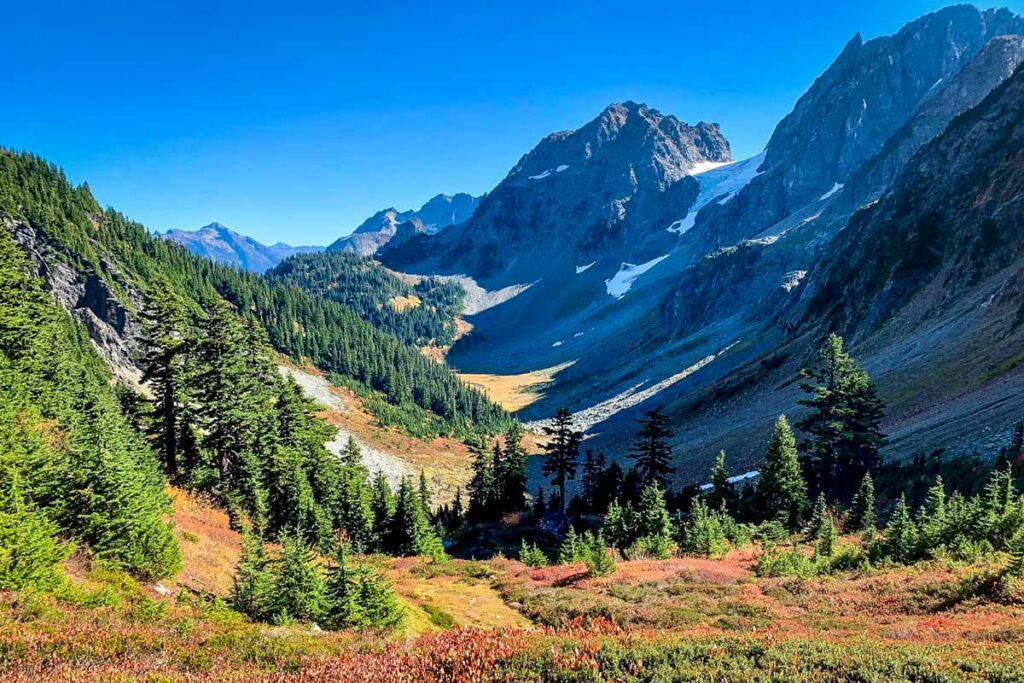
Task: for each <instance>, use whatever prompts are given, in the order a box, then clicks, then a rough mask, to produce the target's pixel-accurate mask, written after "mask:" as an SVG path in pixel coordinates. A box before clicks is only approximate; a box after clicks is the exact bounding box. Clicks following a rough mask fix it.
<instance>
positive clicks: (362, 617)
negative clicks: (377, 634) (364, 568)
mask: <svg viewBox="0 0 1024 683" xmlns="http://www.w3.org/2000/svg"><path fill="white" fill-rule="evenodd" d="M350 554H351V546H349V545H348V543H345V542H341V543H338V544H337V546H336V548H335V551H334V558H333V563H332V564H331V565H330V566H329V567H328V569H327V579H326V581H325V594H324V601H325V605H326V609H325V613H326V618H325V619H324V626H326V627H327V628H329V629H333V630H340V629H345V628H361V627H363V626H367V625H369V624H370V620H369V619H368V617H367V615H366V611H365V610H364V609H363V605H362V600H361V594H360V593H361V584H362V580H363V577H362V572H361V571H360V570H359V569H357V568H355V567H353V566H351V564H350V562H349V556H350Z"/></svg>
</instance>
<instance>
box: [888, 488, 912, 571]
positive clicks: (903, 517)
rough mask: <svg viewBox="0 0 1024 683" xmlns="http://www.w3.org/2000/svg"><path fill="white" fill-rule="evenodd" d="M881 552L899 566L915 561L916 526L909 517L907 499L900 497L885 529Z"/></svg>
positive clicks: (903, 496)
mask: <svg viewBox="0 0 1024 683" xmlns="http://www.w3.org/2000/svg"><path fill="white" fill-rule="evenodd" d="M883 550H884V552H885V554H886V556H887V557H889V558H891V559H892V560H893V561H894V562H898V563H899V564H909V563H911V562H913V561H914V560H915V559H917V526H916V525H915V524H914V520H913V519H912V518H911V516H910V510H909V508H908V507H907V497H906V496H905V495H901V496H900V499H899V501H898V502H897V503H896V509H895V510H893V513H892V517H891V518H890V519H889V525H888V526H887V527H886V528H885V541H884V544H883Z"/></svg>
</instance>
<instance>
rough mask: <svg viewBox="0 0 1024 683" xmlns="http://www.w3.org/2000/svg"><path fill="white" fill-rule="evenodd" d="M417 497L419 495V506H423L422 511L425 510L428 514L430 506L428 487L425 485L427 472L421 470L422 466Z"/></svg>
mask: <svg viewBox="0 0 1024 683" xmlns="http://www.w3.org/2000/svg"><path fill="white" fill-rule="evenodd" d="M419 497H420V507H421V508H423V511H424V512H426V513H427V514H428V515H429V514H430V507H431V506H430V487H429V486H428V485H427V473H426V472H425V471H424V470H423V468H420V488H419Z"/></svg>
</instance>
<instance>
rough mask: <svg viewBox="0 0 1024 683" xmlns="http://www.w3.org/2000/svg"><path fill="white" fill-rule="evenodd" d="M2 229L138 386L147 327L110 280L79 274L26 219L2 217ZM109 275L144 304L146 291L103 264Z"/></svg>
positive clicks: (116, 366) (136, 302) (114, 366)
mask: <svg viewBox="0 0 1024 683" xmlns="http://www.w3.org/2000/svg"><path fill="white" fill-rule="evenodd" d="M3 220H4V223H3V226H2V227H3V228H5V229H7V230H9V231H10V233H11V235H12V236H13V237H14V241H15V242H16V243H17V244H18V246H19V247H20V248H21V249H22V250H24V251H25V253H26V254H27V255H28V256H29V258H30V259H31V260H32V263H33V264H34V265H35V267H36V272H37V274H38V275H39V277H40V278H42V279H43V281H44V282H46V285H47V287H48V288H49V289H50V291H51V293H52V294H53V296H54V298H55V299H56V300H57V301H58V303H60V304H61V305H62V306H63V307H64V308H65V309H66V310H67V311H68V312H69V313H70V314H71V317H72V318H74V319H75V320H76V321H78V322H79V323H81V324H82V325H83V326H84V327H85V329H86V331H87V332H88V333H89V338H90V339H91V340H92V342H93V344H94V345H95V346H96V349H97V350H98V351H99V353H100V356H102V357H103V359H104V360H105V361H106V362H107V364H108V365H109V366H110V368H111V370H113V371H114V373H115V374H116V375H117V376H118V377H120V378H121V379H123V380H125V381H127V382H129V383H130V384H132V385H136V386H137V385H138V384H139V382H140V380H141V378H142V372H141V370H140V369H139V361H140V359H141V357H142V348H141V343H142V342H141V340H142V328H141V326H140V325H139V322H138V320H137V319H136V317H135V316H133V315H129V312H128V310H127V309H126V308H125V305H124V303H122V302H121V301H120V300H119V299H118V296H117V294H115V292H114V291H113V290H112V289H111V288H110V286H109V285H108V283H107V280H106V279H104V278H103V277H100V276H98V275H97V274H96V273H92V272H89V273H80V272H78V271H77V270H75V269H74V268H72V267H71V266H69V265H68V264H67V263H66V262H65V261H64V259H63V258H61V256H60V254H59V253H58V251H57V249H56V248H55V247H54V246H53V245H52V244H51V243H50V242H49V241H48V240H47V239H46V237H45V235H43V234H42V233H41V232H39V231H38V230H36V229H34V228H33V227H32V226H31V225H28V224H27V223H20V222H18V223H15V222H11V221H10V220H9V219H3ZM102 265H103V268H104V272H105V274H106V275H107V277H111V278H113V279H114V280H115V281H117V282H118V284H119V285H120V286H121V287H122V290H123V291H125V292H126V293H127V295H128V297H129V299H130V301H131V305H133V306H135V307H138V306H139V305H140V304H141V301H142V297H141V295H140V294H139V293H138V292H136V291H134V289H133V288H131V287H130V285H129V283H127V282H125V281H124V280H123V279H120V278H118V272H117V269H116V268H115V267H114V266H113V264H111V263H109V262H103V264H102Z"/></svg>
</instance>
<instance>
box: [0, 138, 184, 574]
mask: <svg viewBox="0 0 1024 683" xmlns="http://www.w3.org/2000/svg"><path fill="white" fill-rule="evenodd" d="M6 158H7V157H6V155H4V154H0V168H3V166H4V163H5V162H4V160H5V159H6ZM2 187H4V186H3V185H2V184H0V188H2ZM4 192H5V190H2V189H0V198H2V197H3V196H4ZM8 196H9V195H8ZM2 201H3V200H2V199H0V202H2ZM30 272H31V271H30V268H29V265H28V263H27V262H26V260H25V258H24V257H23V256H22V254H21V252H20V251H18V250H17V248H16V247H15V245H14V243H13V242H12V240H11V239H10V237H9V235H7V234H6V233H2V234H0V490H3V491H5V492H7V494H9V500H8V501H7V503H6V504H10V505H12V506H13V509H11V508H7V509H5V510H3V511H2V512H4V513H7V514H14V515H15V517H14V518H7V519H8V521H9V522H11V523H14V521H13V520H16V519H18V518H19V517H18V516H19V515H26V516H25V518H24V520H25V522H24V523H25V529H24V530H22V529H15V528H12V529H11V535H9V536H8V538H7V539H6V542H8V543H21V542H24V543H26V546H25V548H23V549H22V550H20V551H19V550H17V549H16V548H13V546H12V547H11V548H8V549H7V550H9V551H12V552H21V553H28V554H29V555H35V556H39V557H46V556H50V557H52V555H51V554H50V551H49V550H45V548H46V546H47V543H46V542H45V541H44V537H45V535H46V534H47V533H48V532H46V529H47V528H48V524H50V523H52V524H54V525H56V528H59V529H60V531H61V535H62V536H65V537H73V538H75V539H76V540H77V541H79V542H80V544H81V545H83V546H85V547H86V548H87V549H88V550H89V552H90V553H91V554H92V555H93V556H94V557H97V558H100V559H103V560H105V561H107V562H108V563H110V564H112V565H114V566H116V567H119V568H122V569H125V570H127V571H129V572H132V573H134V574H136V575H138V576H140V577H143V578H156V577H162V576H167V575H170V574H173V573H174V572H175V571H177V569H178V568H179V567H180V564H181V554H180V550H179V548H178V545H177V541H176V540H175V538H174V535H173V533H172V531H171V528H170V526H169V525H168V524H167V523H166V522H165V521H164V515H165V514H166V513H167V512H168V510H169V502H168V500H167V497H166V495H165V493H164V482H163V480H162V478H161V476H160V474H159V469H158V465H157V459H156V456H155V454H154V453H153V451H152V450H151V449H150V448H149V446H148V445H147V444H146V442H145V441H144V439H142V437H141V436H140V435H139V434H138V433H137V432H136V430H135V427H134V424H133V423H132V421H131V420H130V419H129V418H128V417H126V416H125V415H124V414H123V413H122V401H121V400H120V397H119V394H118V392H116V391H115V390H114V389H113V388H112V384H113V383H112V379H111V376H110V373H109V371H108V370H107V368H106V366H105V365H104V364H103V362H102V361H101V360H100V358H99V357H98V356H97V355H96V353H95V351H94V350H93V347H92V345H91V344H90V343H89V341H88V339H87V337H86V336H85V334H84V332H83V331H82V330H81V329H79V328H78V327H76V326H75V325H74V324H73V323H72V321H71V318H70V317H69V316H68V315H67V313H65V312H64V311H63V310H61V309H59V308H58V307H57V306H56V304H54V303H53V302H52V300H51V299H50V298H49V296H47V295H46V294H45V293H44V291H43V290H42V287H41V284H40V283H39V281H38V280H37V279H36V278H35V277H34V276H33V275H31V274H30ZM30 529H31V530H32V531H31V533H30V534H28V536H25V537H22V536H20V534H21V531H26V532H28V531H29V530H30ZM18 539H21V540H18ZM30 546H31V547H34V550H31V551H29V550H28V548H29V547H30ZM43 564H45V562H43ZM19 571H20V570H19ZM31 573H32V572H29V574H31ZM23 575H24V574H23Z"/></svg>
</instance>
